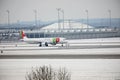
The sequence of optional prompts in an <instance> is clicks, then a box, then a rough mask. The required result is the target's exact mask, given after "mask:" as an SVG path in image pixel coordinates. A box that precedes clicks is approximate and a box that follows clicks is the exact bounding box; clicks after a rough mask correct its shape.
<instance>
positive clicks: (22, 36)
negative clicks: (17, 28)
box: [20, 31, 26, 39]
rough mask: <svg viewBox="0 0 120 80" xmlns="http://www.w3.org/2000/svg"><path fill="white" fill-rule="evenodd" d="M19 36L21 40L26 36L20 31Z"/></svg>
mask: <svg viewBox="0 0 120 80" xmlns="http://www.w3.org/2000/svg"><path fill="white" fill-rule="evenodd" d="M20 34H21V38H22V39H23V38H24V37H25V36H26V35H25V33H24V32H23V31H21V32H20Z"/></svg>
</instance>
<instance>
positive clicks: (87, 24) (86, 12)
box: [85, 10, 89, 29]
mask: <svg viewBox="0 0 120 80" xmlns="http://www.w3.org/2000/svg"><path fill="white" fill-rule="evenodd" d="M85 12H86V14H87V29H88V23H89V22H88V18H89V17H88V10H85Z"/></svg>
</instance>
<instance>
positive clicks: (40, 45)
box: [39, 42, 48, 47]
mask: <svg viewBox="0 0 120 80" xmlns="http://www.w3.org/2000/svg"><path fill="white" fill-rule="evenodd" d="M44 45H45V46H48V43H47V42H45V44H44ZM42 46H43V44H42V42H40V44H39V47H42Z"/></svg>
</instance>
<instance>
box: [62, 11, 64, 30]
mask: <svg viewBox="0 0 120 80" xmlns="http://www.w3.org/2000/svg"><path fill="white" fill-rule="evenodd" d="M61 12H62V14H63V29H64V10H61Z"/></svg>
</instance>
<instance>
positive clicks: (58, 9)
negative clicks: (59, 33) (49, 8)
mask: <svg viewBox="0 0 120 80" xmlns="http://www.w3.org/2000/svg"><path fill="white" fill-rule="evenodd" d="M60 10H61V8H57V11H58V29H59V30H60V15H59V11H60Z"/></svg>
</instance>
